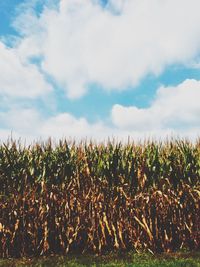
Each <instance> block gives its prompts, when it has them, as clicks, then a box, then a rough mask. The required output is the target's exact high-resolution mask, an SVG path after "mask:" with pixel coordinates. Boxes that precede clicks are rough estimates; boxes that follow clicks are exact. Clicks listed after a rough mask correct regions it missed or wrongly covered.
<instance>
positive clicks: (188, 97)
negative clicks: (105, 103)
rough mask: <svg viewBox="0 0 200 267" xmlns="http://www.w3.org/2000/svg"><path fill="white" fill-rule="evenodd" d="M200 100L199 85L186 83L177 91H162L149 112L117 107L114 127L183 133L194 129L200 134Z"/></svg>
mask: <svg viewBox="0 0 200 267" xmlns="http://www.w3.org/2000/svg"><path fill="white" fill-rule="evenodd" d="M199 99H200V81H197V80H192V79H191V80H185V81H184V82H183V83H181V84H179V85H178V86H175V87H164V86H162V87H160V88H159V89H158V91H157V94H156V97H155V100H154V101H153V102H152V104H151V106H150V107H148V108H143V109H142V108H137V107H135V106H131V107H125V106H122V105H114V106H113V108H112V120H113V123H114V124H115V126H117V127H118V128H121V129H127V130H135V131H146V132H148V131H149V132H151V131H154V132H156V131H160V130H161V131H163V130H164V131H166V130H168V131H169V130H171V131H175V132H177V133H181V132H187V131H191V130H192V129H194V130H195V131H194V132H195V133H197V132H198V133H199V134H200V105H199ZM197 129H198V131H197Z"/></svg>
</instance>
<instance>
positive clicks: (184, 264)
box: [0, 253, 200, 267]
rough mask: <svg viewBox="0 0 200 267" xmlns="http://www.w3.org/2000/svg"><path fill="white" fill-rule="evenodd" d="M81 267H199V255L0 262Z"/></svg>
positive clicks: (3, 264) (1, 264)
mask: <svg viewBox="0 0 200 267" xmlns="http://www.w3.org/2000/svg"><path fill="white" fill-rule="evenodd" d="M21 266H29V267H57V266H59V267H67V266H69V267H81V266H93V267H94V266H104V267H112V266H113V267H114V266H120V267H122V266H123V267H125V266H126V267H200V253H181V254H178V253H176V254H162V255H157V256H153V255H149V254H128V253H127V254H125V255H120V256H119V255H115V254H111V255H106V256H91V255H82V256H67V257H63V256H62V257H61V256H52V257H41V258H38V259H36V258H34V259H19V260H17V259H10V260H9V259H8V260H1V261H0V267H21Z"/></svg>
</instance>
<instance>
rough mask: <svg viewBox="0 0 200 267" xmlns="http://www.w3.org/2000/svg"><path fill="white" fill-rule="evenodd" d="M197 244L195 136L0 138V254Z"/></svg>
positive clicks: (199, 167) (199, 185)
mask: <svg viewBox="0 0 200 267" xmlns="http://www.w3.org/2000/svg"><path fill="white" fill-rule="evenodd" d="M181 248H188V249H199V248H200V141H197V142H196V143H195V144H192V143H190V142H188V141H185V140H184V141H183V140H174V141H167V142H164V143H161V142H150V141H148V142H145V143H142V144H134V143H128V144H121V143H115V142H114V141H113V142H108V143H106V144H95V143H92V142H91V143H84V142H82V143H79V144H76V143H73V142H72V143H70V142H67V141H60V143H59V144H57V145H53V144H52V142H51V140H49V141H48V142H47V143H40V144H39V143H36V144H34V145H32V146H29V147H27V146H22V145H21V144H20V143H17V142H14V141H11V142H8V143H6V144H1V145H0V256H1V257H14V256H33V255H44V254H52V253H56V254H57V253H62V254H66V253H68V252H79V253H83V252H95V253H103V252H107V251H110V250H134V251H141V250H145V251H146V250H149V251H151V252H155V251H156V252H162V251H174V250H177V249H181Z"/></svg>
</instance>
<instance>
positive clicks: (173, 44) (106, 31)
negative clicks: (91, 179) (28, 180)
mask: <svg viewBox="0 0 200 267" xmlns="http://www.w3.org/2000/svg"><path fill="white" fill-rule="evenodd" d="M199 10H200V1H199V0H162V1H161V0H28V1H27V0H0V140H1V141H4V140H7V139H8V138H10V137H11V136H12V138H14V139H19V138H21V139H22V140H26V141H27V142H31V141H33V140H46V139H48V138H49V137H52V138H53V139H56V140H58V139H59V138H72V139H74V138H75V139H76V140H81V139H85V138H87V139H93V140H97V141H101V140H106V139H107V138H108V137H109V138H116V139H117V140H127V139H128V138H132V139H135V140H141V139H145V138H156V139H159V140H160V139H163V138H167V137H171V136H173V137H183V138H189V139H191V140H196V139H197V138H198V137H199V136H200V16H199Z"/></svg>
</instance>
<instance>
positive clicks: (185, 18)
mask: <svg viewBox="0 0 200 267" xmlns="http://www.w3.org/2000/svg"><path fill="white" fill-rule="evenodd" d="M199 9H200V2H199V0H190V1H188V0H176V1H173V0H165V1H158V0H151V1H149V0H123V1H121V0H109V1H108V3H107V5H106V7H102V6H101V5H100V4H99V1H95V0H85V1H82V0H68V1H66V0H60V1H58V5H57V8H52V7H51V8H49V7H48V6H46V7H44V9H43V11H42V12H41V14H40V15H39V16H38V15H36V14H35V13H34V9H33V8H31V11H29V10H27V9H26V10H25V11H24V12H23V14H22V15H21V16H20V17H18V19H17V20H16V22H15V24H16V25H17V29H18V31H19V32H20V31H21V32H22V35H23V38H22V39H21V43H20V44H19V46H18V50H19V51H21V55H22V56H24V57H28V56H31V55H34V56H38V55H40V56H42V65H41V67H42V69H43V71H44V72H46V73H47V74H49V75H51V76H52V77H53V78H54V79H55V81H56V82H57V83H58V84H59V85H60V86H61V87H62V88H64V89H65V91H66V93H67V96H68V97H70V98H77V97H81V96H82V95H84V94H85V93H86V92H87V88H88V86H89V85H90V84H91V83H97V84H100V85H101V86H102V87H104V88H105V89H106V90H114V89H116V90H123V89H125V88H126V87H130V86H132V87H134V86H136V85H137V84H138V83H139V82H140V81H141V79H142V78H144V77H145V75H147V74H153V75H158V74H160V73H161V72H162V71H163V70H164V68H165V67H167V66H169V65H171V64H187V62H188V61H191V60H192V59H193V58H194V57H195V56H197V55H198V54H199V53H200V26H199V25H200V16H199ZM27 18H28V19H27ZM24 25H26V27H24ZM30 44H31V45H30ZM38 44H39V46H38ZM38 47H39V50H38Z"/></svg>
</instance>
